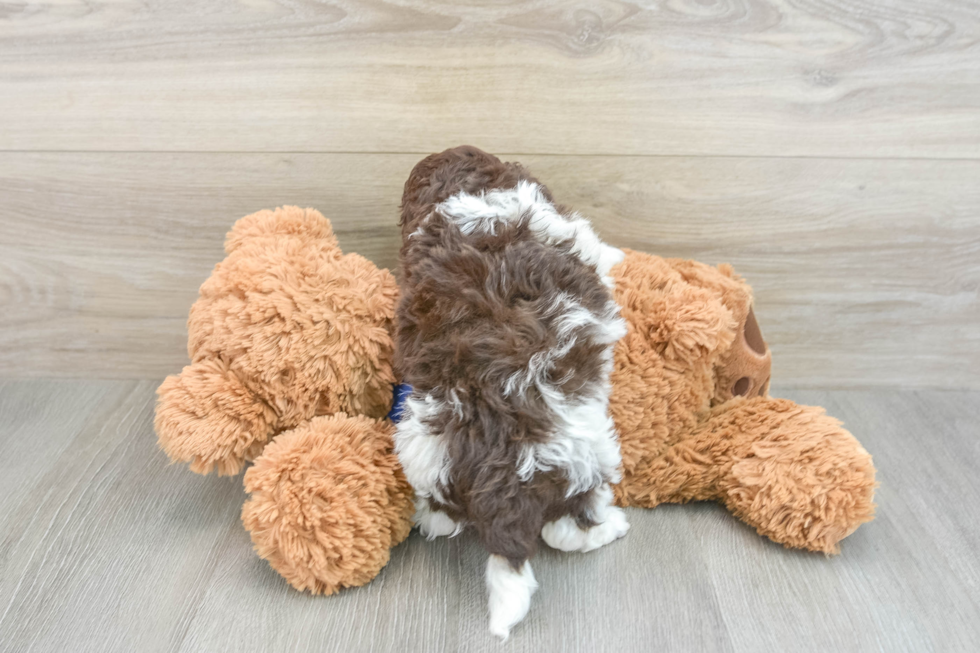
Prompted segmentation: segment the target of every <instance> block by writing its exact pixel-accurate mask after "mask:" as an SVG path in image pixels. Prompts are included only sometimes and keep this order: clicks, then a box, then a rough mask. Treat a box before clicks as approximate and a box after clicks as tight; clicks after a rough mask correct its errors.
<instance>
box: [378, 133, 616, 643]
mask: <svg viewBox="0 0 980 653" xmlns="http://www.w3.org/2000/svg"><path fill="white" fill-rule="evenodd" d="M401 228H402V249H401V265H402V278H401V285H402V299H401V303H400V305H399V308H398V329H397V355H396V356H397V361H396V364H397V366H398V368H399V369H400V371H401V372H402V374H403V375H404V379H405V382H406V383H408V384H410V385H411V386H412V388H413V390H412V393H411V395H410V397H409V398H408V399H407V400H406V403H405V408H404V412H403V413H402V421H401V422H400V423H399V424H398V429H397V433H396V435H395V448H396V451H397V453H398V457H399V459H400V461H401V463H402V466H403V467H404V469H405V474H406V476H407V478H408V481H409V482H410V483H411V484H412V486H413V487H414V489H415V493H416V501H417V513H416V516H415V519H416V523H417V525H418V526H419V528H420V529H421V531H422V533H423V534H425V535H426V536H427V537H429V538H432V537H436V536H439V535H455V534H456V533H458V532H459V531H460V530H461V529H462V528H463V527H464V526H471V527H473V528H474V529H475V530H476V532H477V533H478V535H479V537H480V540H481V541H482V542H483V544H484V546H485V547H486V549H487V551H489V553H490V559H489V560H488V562H487V571H486V581H487V588H488V591H489V595H490V632H492V633H493V634H494V635H497V636H499V637H501V638H503V639H506V638H507V636H508V635H509V633H510V629H511V628H512V627H513V626H514V625H515V624H516V623H518V622H519V621H520V620H521V619H523V618H524V616H525V615H526V614H527V611H528V608H529V606H530V601H531V595H532V594H533V593H534V591H535V589H536V588H537V582H536V581H535V579H534V573H533V572H532V571H531V566H530V564H529V562H528V560H529V559H530V558H531V557H532V556H533V555H534V553H535V550H536V548H537V542H538V537H539V535H540V536H541V537H542V538H543V539H544V541H545V542H546V543H547V544H548V545H549V546H551V547H554V548H557V549H561V550H562V551H590V550H592V549H595V548H598V547H600V546H602V545H604V544H607V543H609V542H612V541H613V540H615V539H617V538H619V537H622V536H623V535H625V534H626V531H627V530H628V529H629V524H628V523H627V522H626V518H625V515H624V514H623V512H622V510H621V509H619V508H617V507H614V506H613V505H612V491H611V489H610V487H609V484H610V483H614V482H617V481H619V478H620V472H619V468H620V453H619V443H618V440H617V438H616V434H615V432H614V428H613V423H612V420H611V419H610V417H609V415H608V413H607V406H608V400H609V392H610V385H609V374H610V372H611V369H612V356H613V347H614V345H615V343H616V342H617V341H618V340H619V339H620V338H621V337H623V336H624V335H625V333H626V327H625V323H624V322H623V320H622V319H621V318H620V317H619V307H618V306H617V305H616V303H615V302H614V301H613V297H612V293H611V292H610V286H611V285H612V282H611V280H610V278H609V277H608V273H609V270H610V268H612V266H614V265H615V264H616V263H618V262H620V261H621V260H622V258H623V253H622V252H621V251H620V250H618V249H615V248H613V247H610V246H608V245H606V244H604V243H603V242H602V241H601V240H599V238H598V237H597V236H596V234H595V232H594V231H593V230H592V227H591V226H590V224H589V223H588V222H587V221H586V220H584V219H583V218H581V217H579V216H577V215H576V214H574V213H570V212H568V211H566V210H564V209H563V208H561V207H559V206H557V205H556V204H555V203H554V201H553V200H552V198H551V194H550V193H549V192H548V189H547V188H545V187H544V186H543V185H541V184H540V183H539V182H538V181H537V180H536V179H534V177H532V176H530V175H529V174H528V173H527V171H525V170H524V169H523V168H522V167H521V166H519V165H518V164H514V163H503V162H501V161H500V160H499V159H497V158H496V157H494V156H491V155H490V154H487V153H486V152H483V151H481V150H479V149H477V148H475V147H469V146H462V147H457V148H454V149H451V150H447V151H445V152H442V153H441V154H434V155H432V156H429V157H428V158H426V159H424V160H423V161H422V162H420V163H419V164H418V165H416V166H415V169H414V170H413V171H412V174H411V176H410V177H409V179H408V181H407V182H406V184H405V192H404V195H403V197H402V214H401Z"/></svg>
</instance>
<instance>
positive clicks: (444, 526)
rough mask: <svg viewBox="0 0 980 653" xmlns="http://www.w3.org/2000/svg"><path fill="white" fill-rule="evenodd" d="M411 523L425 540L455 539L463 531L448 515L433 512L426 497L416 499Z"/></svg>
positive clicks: (438, 511)
mask: <svg viewBox="0 0 980 653" xmlns="http://www.w3.org/2000/svg"><path fill="white" fill-rule="evenodd" d="M413 521H414V522H415V525H416V526H418V527H419V532H421V533H422V535H424V536H425V538H426V539H427V540H434V539H436V538H437V537H444V536H449V537H456V536H457V535H459V533H460V531H462V530H463V525H462V524H458V523H456V522H454V521H453V520H452V518H450V516H449V515H447V514H446V513H444V512H442V511H441V510H433V508H432V504H431V503H430V502H429V498H428V497H421V496H420V497H416V499H415V517H414V518H413Z"/></svg>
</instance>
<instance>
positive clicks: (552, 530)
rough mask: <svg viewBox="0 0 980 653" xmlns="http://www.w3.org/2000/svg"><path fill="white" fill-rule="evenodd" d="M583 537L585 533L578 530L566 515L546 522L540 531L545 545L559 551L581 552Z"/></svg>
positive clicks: (573, 521)
mask: <svg viewBox="0 0 980 653" xmlns="http://www.w3.org/2000/svg"><path fill="white" fill-rule="evenodd" d="M585 536H586V531H583V530H582V529H581V528H579V527H578V524H576V523H575V520H574V519H572V518H571V517H569V516H568V515H565V516H564V517H562V518H561V519H556V520H555V521H550V522H548V523H547V524H545V525H544V528H542V529H541V539H543V540H544V542H545V544H547V545H548V546H550V547H551V548H552V549H558V550H559V551H581V550H582V546H583V545H584V544H585Z"/></svg>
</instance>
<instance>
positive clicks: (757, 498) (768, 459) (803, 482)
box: [719, 399, 875, 553]
mask: <svg viewBox="0 0 980 653" xmlns="http://www.w3.org/2000/svg"><path fill="white" fill-rule="evenodd" d="M746 404H747V405H746V407H745V410H746V412H747V419H746V420H745V421H744V429H745V431H744V434H745V435H746V436H748V437H749V438H750V439H751V446H750V447H748V448H747V449H743V450H741V451H739V452H738V453H737V455H735V456H734V457H733V459H732V464H731V467H730V468H729V470H728V471H727V473H726V474H725V476H724V477H723V478H722V479H721V482H720V484H719V486H720V487H719V490H720V498H721V500H722V501H724V503H725V505H726V506H727V507H728V509H729V510H731V511H732V513H733V514H735V515H736V516H737V517H739V518H740V519H742V520H743V521H745V522H746V523H747V524H749V525H750V526H753V527H754V528H755V529H756V530H757V531H758V532H759V534H761V535H765V536H767V537H769V538H770V539H772V540H774V541H776V542H779V543H781V544H784V545H786V546H790V547H795V548H801V549H809V550H811V551H821V552H823V553H838V552H839V549H840V547H839V542H840V541H841V540H842V539H844V538H845V537H847V536H848V535H850V534H851V533H853V532H854V531H855V530H856V529H857V527H858V526H860V525H861V524H863V523H865V522H868V521H871V519H872V518H873V517H874V488H875V468H874V465H873V464H872V461H871V455H870V454H869V453H868V452H867V451H865V449H864V447H862V446H861V444H860V443H859V442H858V441H857V439H855V438H854V436H853V435H851V434H850V433H848V432H847V431H846V430H844V429H843V428H842V427H841V424H840V422H839V421H837V420H836V419H834V418H832V417H829V416H827V415H826V414H824V411H823V409H822V408H815V407H810V406H799V405H797V404H795V403H793V402H790V401H785V400H772V399H769V400H759V401H758V403H757V404H756V405H755V406H753V407H751V408H750V407H749V404H750V402H746ZM736 410H738V409H736Z"/></svg>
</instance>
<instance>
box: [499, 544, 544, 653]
mask: <svg viewBox="0 0 980 653" xmlns="http://www.w3.org/2000/svg"><path fill="white" fill-rule="evenodd" d="M536 589H538V581H536V580H535V579H534V572H533V571H531V564H530V563H529V562H527V561H524V564H523V565H522V566H521V568H520V570H519V571H514V568H513V567H511V566H510V563H509V562H508V561H507V558H504V557H503V556H498V555H492V556H490V559H489V560H487V590H488V591H489V593H490V633H491V634H493V635H496V636H497V637H499V638H500V639H501V640H503V641H507V637H508V636H510V629H511V628H513V627H514V626H515V625H516V624H518V623H519V622H520V621H521V619H523V618H524V616H525V615H527V611H528V609H529V608H530V607H531V595H532V594H534V591H535V590H536Z"/></svg>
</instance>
